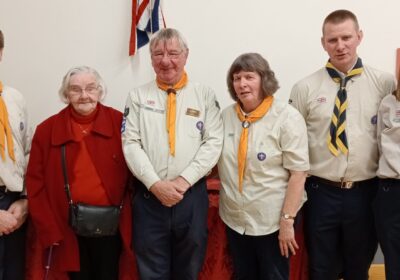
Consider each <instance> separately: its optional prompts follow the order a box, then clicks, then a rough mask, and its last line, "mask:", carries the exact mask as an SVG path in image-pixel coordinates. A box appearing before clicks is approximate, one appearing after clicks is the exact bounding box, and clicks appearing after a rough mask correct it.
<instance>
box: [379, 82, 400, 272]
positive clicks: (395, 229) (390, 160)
mask: <svg viewBox="0 0 400 280" xmlns="http://www.w3.org/2000/svg"><path fill="white" fill-rule="evenodd" d="M377 133H378V147H379V154H380V157H379V168H378V172H377V175H378V177H379V188H378V193H377V196H376V200H375V205H374V206H375V207H374V211H375V220H376V221H375V223H376V229H377V233H378V238H379V243H380V245H381V248H382V251H383V255H384V257H385V271H386V279H388V280H393V279H400V262H399V260H400V203H399V202H400V87H399V88H398V89H397V90H396V91H394V92H393V94H391V95H387V96H386V97H385V98H383V99H382V102H381V105H380V107H379V111H378V123H377Z"/></svg>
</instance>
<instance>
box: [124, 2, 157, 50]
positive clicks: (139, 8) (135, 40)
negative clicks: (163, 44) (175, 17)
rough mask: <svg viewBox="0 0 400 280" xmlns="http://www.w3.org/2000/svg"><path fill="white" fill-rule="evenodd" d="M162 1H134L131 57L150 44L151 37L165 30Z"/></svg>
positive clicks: (130, 46) (130, 43) (130, 42)
mask: <svg viewBox="0 0 400 280" xmlns="http://www.w3.org/2000/svg"><path fill="white" fill-rule="evenodd" d="M160 2H161V0H132V26H131V39H130V41H129V55H134V54H136V52H137V50H138V49H139V48H141V47H143V46H144V45H146V44H147V43H148V42H149V40H150V39H149V35H151V34H153V33H155V32H157V31H158V30H159V29H160V28H165V20H164V15H163V13H162V10H161V5H160Z"/></svg>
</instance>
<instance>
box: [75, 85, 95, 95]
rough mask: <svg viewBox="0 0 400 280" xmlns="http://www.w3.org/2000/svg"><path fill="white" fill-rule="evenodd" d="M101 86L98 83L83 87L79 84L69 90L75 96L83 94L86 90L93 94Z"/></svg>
mask: <svg viewBox="0 0 400 280" xmlns="http://www.w3.org/2000/svg"><path fill="white" fill-rule="evenodd" d="M99 88H100V86H98V85H89V86H87V87H85V88H81V87H79V86H70V87H69V92H70V94H71V95H73V96H78V95H82V94H83V93H84V92H86V93H87V94H89V95H91V94H94V93H96V92H97V90H98V89H99Z"/></svg>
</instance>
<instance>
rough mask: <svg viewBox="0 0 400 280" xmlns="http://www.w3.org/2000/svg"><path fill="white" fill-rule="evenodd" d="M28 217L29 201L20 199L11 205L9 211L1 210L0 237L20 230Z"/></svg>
mask: <svg viewBox="0 0 400 280" xmlns="http://www.w3.org/2000/svg"><path fill="white" fill-rule="evenodd" d="M27 216H28V200H27V199H20V200H17V201H15V202H14V203H13V204H11V206H10V208H8V210H7V211H6V210H0V235H3V234H10V233H12V232H13V231H15V230H16V229H18V228H19V227H20V226H21V225H22V224H23V223H24V222H25V220H26V217H27Z"/></svg>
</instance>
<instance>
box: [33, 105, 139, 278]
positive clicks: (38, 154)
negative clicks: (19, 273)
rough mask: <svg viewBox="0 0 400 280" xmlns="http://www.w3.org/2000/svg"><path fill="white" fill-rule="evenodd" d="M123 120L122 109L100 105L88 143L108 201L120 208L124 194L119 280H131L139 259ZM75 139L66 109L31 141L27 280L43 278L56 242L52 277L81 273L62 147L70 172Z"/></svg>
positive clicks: (39, 128)
mask: <svg viewBox="0 0 400 280" xmlns="http://www.w3.org/2000/svg"><path fill="white" fill-rule="evenodd" d="M121 122H122V114H121V113H120V112H119V111H117V110H115V109H112V108H110V107H106V106H104V105H101V104H99V109H98V113H97V116H96V118H95V120H94V122H93V128H92V133H91V134H90V135H88V136H86V137H85V138H84V139H85V140H84V141H86V146H87V148H88V152H89V154H90V156H91V159H92V161H93V164H94V166H95V168H96V170H97V173H98V174H99V176H100V179H101V181H102V183H103V185H104V188H105V191H106V193H107V195H108V197H109V199H110V201H111V202H112V203H113V204H114V205H119V204H120V203H121V200H122V196H123V195H124V193H125V194H126V196H125V198H124V206H123V209H122V211H121V216H120V233H121V237H122V243H123V249H122V254H121V257H120V277H119V279H120V280H122V279H123V280H128V279H129V280H131V279H135V278H134V275H135V259H134V255H133V252H132V250H131V239H132V228H131V227H132V219H131V217H132V214H131V204H130V193H129V192H125V187H126V185H127V181H128V177H129V176H130V175H129V174H130V173H129V170H128V168H127V166H126V163H125V159H124V156H123V153H122V147H121V136H120V135H121V132H120V131H121ZM73 139H74V137H73V134H72V129H71V113H70V111H69V108H68V107H67V108H65V109H63V110H62V111H60V112H59V113H58V114H56V115H54V116H52V117H50V118H48V119H47V120H45V121H44V122H43V123H41V124H40V125H39V126H38V127H37V129H36V132H35V135H34V137H33V140H32V148H31V153H30V159H29V164H28V169H27V173H26V187H27V192H28V199H29V200H28V201H29V212H30V215H31V221H32V224H33V228H34V230H33V231H34V233H35V234H34V237H33V238H31V239H32V240H31V243H28V246H29V247H30V248H28V273H27V274H28V279H29V278H30V277H31V278H32V279H42V278H39V277H40V275H41V274H43V267H44V265H43V264H44V263H45V259H46V257H47V256H46V250H45V248H48V247H49V246H51V245H52V244H53V243H55V242H58V243H59V246H56V247H55V248H54V250H53V257H52V261H51V270H52V271H54V274H59V273H60V272H61V274H60V275H64V276H65V275H66V274H65V272H66V271H78V270H79V251H78V243H77V239H76V236H75V234H74V232H73V231H72V229H71V228H70V227H69V226H68V202H67V197H66V194H65V191H64V177H63V173H62V166H61V145H62V144H66V160H67V169H68V170H72V169H73V163H74V161H75V159H76V157H77V154H78V152H79V143H77V142H75V141H74V140H73ZM68 176H69V181H70V182H71V181H73V176H74V174H73V173H72V172H68ZM31 237H32V236H31ZM56 278H57V279H58V277H56ZM62 278H63V277H61V278H59V279H62Z"/></svg>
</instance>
